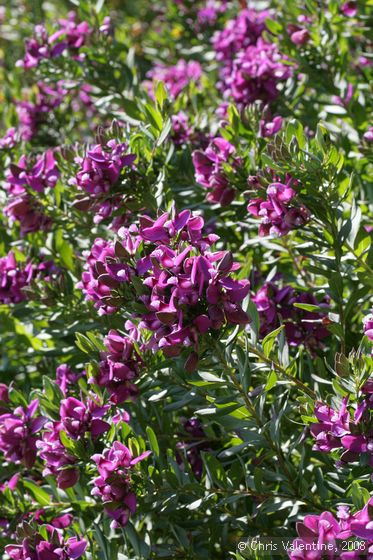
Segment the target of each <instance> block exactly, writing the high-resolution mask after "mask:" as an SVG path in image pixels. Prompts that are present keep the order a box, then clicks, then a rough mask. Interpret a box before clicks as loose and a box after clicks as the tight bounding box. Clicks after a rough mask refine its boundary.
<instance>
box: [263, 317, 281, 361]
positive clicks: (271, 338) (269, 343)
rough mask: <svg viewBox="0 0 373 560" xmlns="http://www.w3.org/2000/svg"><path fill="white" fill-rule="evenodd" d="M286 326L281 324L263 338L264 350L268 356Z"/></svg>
mask: <svg viewBox="0 0 373 560" xmlns="http://www.w3.org/2000/svg"><path fill="white" fill-rule="evenodd" d="M284 328H285V325H281V326H280V327H278V328H277V329H275V330H274V331H272V332H271V333H269V334H267V336H266V337H265V338H264V339H263V342H262V346H263V350H264V354H265V355H266V357H267V358H268V356H269V355H270V353H271V350H272V348H273V345H274V342H275V340H276V337H277V335H278V334H279V333H280V332H281V331H282V329H284Z"/></svg>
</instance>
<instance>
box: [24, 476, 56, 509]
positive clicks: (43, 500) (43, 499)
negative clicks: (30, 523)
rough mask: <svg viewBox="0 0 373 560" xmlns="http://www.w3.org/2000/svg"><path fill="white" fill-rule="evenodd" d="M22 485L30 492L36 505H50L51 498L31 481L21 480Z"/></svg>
mask: <svg viewBox="0 0 373 560" xmlns="http://www.w3.org/2000/svg"><path fill="white" fill-rule="evenodd" d="M23 485H24V486H25V487H26V488H27V489H28V490H30V492H31V494H32V495H33V496H34V498H35V500H36V501H37V502H38V504H40V505H41V506H48V505H49V504H50V501H51V498H50V496H49V494H48V493H47V492H46V491H45V490H43V489H42V488H40V486H37V485H36V484H35V483H34V482H31V480H23Z"/></svg>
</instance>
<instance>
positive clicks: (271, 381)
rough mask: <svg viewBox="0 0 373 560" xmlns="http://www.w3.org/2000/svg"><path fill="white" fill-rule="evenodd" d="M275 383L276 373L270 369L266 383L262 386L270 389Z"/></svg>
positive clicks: (266, 389)
mask: <svg viewBox="0 0 373 560" xmlns="http://www.w3.org/2000/svg"><path fill="white" fill-rule="evenodd" d="M276 383H277V375H276V372H275V371H273V370H272V371H271V373H270V374H269V377H268V380H267V383H266V385H265V387H264V390H265V391H270V390H271V389H272V387H274V386H275V385H276Z"/></svg>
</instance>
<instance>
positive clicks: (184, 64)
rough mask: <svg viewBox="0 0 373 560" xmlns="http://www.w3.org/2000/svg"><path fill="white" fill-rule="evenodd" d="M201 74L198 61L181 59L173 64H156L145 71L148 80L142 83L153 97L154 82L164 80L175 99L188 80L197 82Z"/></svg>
mask: <svg viewBox="0 0 373 560" xmlns="http://www.w3.org/2000/svg"><path fill="white" fill-rule="evenodd" d="M201 76H202V68H201V65H200V63H199V62H197V61H195V60H190V61H186V60H184V59H181V60H179V61H178V63H177V64H176V65H175V66H166V65H164V64H156V65H155V66H154V68H153V69H152V70H150V71H149V72H148V73H147V78H150V80H147V81H146V82H144V85H145V87H146V89H147V91H148V94H149V96H150V97H152V98H154V83H155V82H157V81H161V82H164V84H165V85H166V87H167V89H168V91H169V93H170V95H171V97H172V98H173V99H176V98H177V97H178V96H179V95H180V93H181V92H182V91H183V90H184V89H185V88H186V87H187V86H188V85H189V83H190V82H196V83H198V82H199V80H200V78H201Z"/></svg>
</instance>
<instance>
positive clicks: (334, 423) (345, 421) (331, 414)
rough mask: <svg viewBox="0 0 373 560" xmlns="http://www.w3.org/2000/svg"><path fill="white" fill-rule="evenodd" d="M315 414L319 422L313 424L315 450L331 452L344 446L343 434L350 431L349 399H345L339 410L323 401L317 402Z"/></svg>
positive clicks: (312, 432)
mask: <svg viewBox="0 0 373 560" xmlns="http://www.w3.org/2000/svg"><path fill="white" fill-rule="evenodd" d="M314 412H315V416H316V418H317V419H318V420H319V423H318V424H311V434H312V435H313V437H314V438H315V445H314V446H313V449H314V450H315V451H322V452H324V453H325V452H326V453H328V452H330V451H331V450H332V449H337V448H339V447H342V445H343V444H342V441H341V438H342V440H343V436H344V435H345V434H349V433H350V414H349V412H348V410H347V399H344V400H343V403H342V407H341V409H340V410H339V411H336V410H334V409H333V408H330V407H328V406H326V405H324V404H322V403H317V404H316V407H315V411H314Z"/></svg>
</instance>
